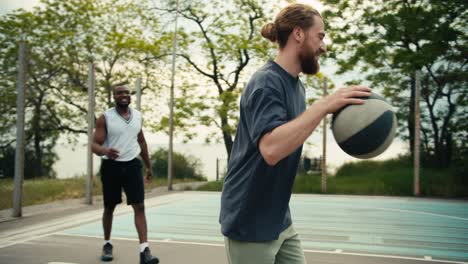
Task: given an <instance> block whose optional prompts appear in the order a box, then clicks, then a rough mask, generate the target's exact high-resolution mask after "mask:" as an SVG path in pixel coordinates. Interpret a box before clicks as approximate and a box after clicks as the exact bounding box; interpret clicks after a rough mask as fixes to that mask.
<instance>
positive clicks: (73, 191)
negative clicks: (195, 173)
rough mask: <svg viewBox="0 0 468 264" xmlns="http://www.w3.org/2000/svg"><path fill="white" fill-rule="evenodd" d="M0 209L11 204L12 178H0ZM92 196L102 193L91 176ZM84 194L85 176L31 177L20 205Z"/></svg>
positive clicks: (161, 181)
mask: <svg viewBox="0 0 468 264" xmlns="http://www.w3.org/2000/svg"><path fill="white" fill-rule="evenodd" d="M189 181H190V182H193V179H174V180H173V183H183V182H189ZM0 186H1V188H0V210H3V209H7V208H11V207H12V206H13V186H14V183H13V180H12V179H8V178H7V179H5V178H0ZM161 186H167V179H161V178H153V180H152V181H150V182H149V183H145V189H146V190H152V189H154V188H156V187H161ZM92 193H93V196H98V195H102V186H101V180H100V179H99V178H98V177H95V178H93V182H92ZM85 195H86V177H75V178H69V179H33V180H25V181H24V183H23V200H22V205H23V206H28V205H35V204H44V203H49V202H53V201H59V200H66V199H78V198H84V197H85Z"/></svg>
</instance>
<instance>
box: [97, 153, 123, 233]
mask: <svg viewBox="0 0 468 264" xmlns="http://www.w3.org/2000/svg"><path fill="white" fill-rule="evenodd" d="M101 182H102V194H103V198H104V199H103V200H104V213H103V215H102V227H103V229H104V239H105V240H109V239H110V235H111V230H112V219H113V214H114V209H115V206H116V205H117V204H119V203H121V202H122V184H121V181H120V165H119V164H118V163H117V162H114V161H110V160H103V161H102V163H101Z"/></svg>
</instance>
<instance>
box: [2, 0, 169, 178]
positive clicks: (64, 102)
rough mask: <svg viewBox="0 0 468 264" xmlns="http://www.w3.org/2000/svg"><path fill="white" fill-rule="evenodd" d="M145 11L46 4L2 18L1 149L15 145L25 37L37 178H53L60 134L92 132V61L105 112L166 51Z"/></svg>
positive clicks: (113, 4)
mask: <svg viewBox="0 0 468 264" xmlns="http://www.w3.org/2000/svg"><path fill="white" fill-rule="evenodd" d="M144 10H146V9H145V8H143V6H140V5H137V4H134V3H132V2H130V3H129V2H125V1H118V0H112V1H90V0H86V1H82V0H71V1H55V0H43V1H42V6H39V7H36V8H34V9H33V11H31V12H27V11H24V10H21V9H20V10H16V11H14V12H12V13H11V14H7V15H5V16H3V17H1V18H0V32H1V33H0V43H1V44H0V45H1V47H2V50H1V51H0V61H1V62H2V68H1V72H0V77H1V80H2V81H1V82H0V85H2V89H1V90H0V93H1V95H3V96H4V97H2V99H0V103H1V105H0V110H2V111H3V112H2V118H1V119H0V133H1V135H2V137H1V138H2V139H1V141H0V146H2V147H3V148H6V147H9V146H10V145H11V144H12V143H13V142H14V115H15V110H16V109H15V108H16V104H15V102H16V101H15V89H16V87H15V83H16V60H17V56H18V55H17V54H18V47H17V42H18V40H19V38H20V36H23V38H25V39H26V41H27V42H28V46H29V54H28V55H29V56H28V57H29V67H28V89H27V99H26V122H27V124H26V139H27V144H28V146H31V147H32V148H33V149H34V153H35V159H34V162H35V166H36V168H35V169H34V170H33V173H34V174H35V175H34V176H45V175H51V174H52V173H53V172H51V171H46V170H45V169H44V164H45V163H46V160H45V159H46V158H45V157H55V156H54V155H51V154H52V153H53V148H54V146H55V144H56V142H57V139H58V138H59V136H60V135H64V133H68V134H71V135H76V134H80V133H82V134H85V133H86V119H85V118H84V117H85V116H86V114H87V109H86V105H87V100H88V99H87V84H86V80H87V74H88V72H87V65H88V63H89V62H93V63H94V64H95V65H96V72H97V78H96V79H97V88H98V89H97V92H98V96H97V102H98V109H102V108H107V107H109V106H110V105H111V104H112V102H111V87H112V86H113V85H115V84H126V83H129V82H131V81H132V80H134V79H135V78H136V77H137V76H139V75H140V74H139V73H140V71H142V69H143V68H145V67H146V68H147V67H148V63H143V58H144V57H145V56H147V54H152V55H153V56H154V55H155V54H157V53H158V52H159V48H160V44H161V41H164V40H165V39H164V38H160V35H159V34H158V32H159V31H158V30H157V28H158V22H157V19H154V18H152V17H148V16H147V15H146V14H145V12H143V11H144ZM160 39H161V41H160ZM146 73H148V72H147V71H146ZM149 75H150V74H146V75H145V76H143V77H147V78H146V80H144V81H145V82H144V84H145V86H144V87H143V89H144V90H146V89H149V90H151V89H152V88H153V87H152V86H151V83H150V82H149V81H148V80H149V77H148V76H149ZM154 91H155V92H157V91H156V90H155V89H154ZM3 113H4V114H3ZM68 139H69V140H70V141H76V140H75V139H76V137H68ZM52 163H53V162H52Z"/></svg>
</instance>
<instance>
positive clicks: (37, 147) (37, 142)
mask: <svg viewBox="0 0 468 264" xmlns="http://www.w3.org/2000/svg"><path fill="white" fill-rule="evenodd" d="M42 99H43V94H42V93H40V94H38V98H37V101H36V102H35V104H34V116H33V120H32V122H33V133H34V154H35V159H34V171H33V173H32V174H33V175H31V176H33V177H34V178H36V177H42V176H43V172H44V170H43V166H42V149H41V141H42V129H41V105H42Z"/></svg>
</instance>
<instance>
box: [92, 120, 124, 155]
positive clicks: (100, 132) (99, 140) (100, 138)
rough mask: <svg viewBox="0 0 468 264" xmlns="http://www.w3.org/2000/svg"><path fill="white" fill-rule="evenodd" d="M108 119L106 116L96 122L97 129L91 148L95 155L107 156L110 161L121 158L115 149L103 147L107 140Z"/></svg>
mask: <svg viewBox="0 0 468 264" xmlns="http://www.w3.org/2000/svg"><path fill="white" fill-rule="evenodd" d="M106 136H107V132H106V119H105V118H104V115H101V116H100V117H99V118H98V120H97V121H96V129H95V131H94V140H93V144H92V146H91V149H92V151H93V152H94V154H96V155H98V156H103V155H106V156H107V157H108V158H110V159H116V158H117V157H118V156H119V152H118V151H117V150H115V149H113V148H105V147H103V146H102V144H104V141H105V140H106Z"/></svg>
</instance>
